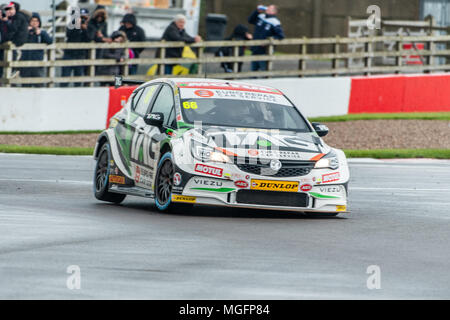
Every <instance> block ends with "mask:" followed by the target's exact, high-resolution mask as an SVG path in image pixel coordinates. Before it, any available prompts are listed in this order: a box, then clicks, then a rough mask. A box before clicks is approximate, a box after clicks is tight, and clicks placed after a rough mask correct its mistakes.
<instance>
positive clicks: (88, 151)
mask: <svg viewBox="0 0 450 320" xmlns="http://www.w3.org/2000/svg"><path fill="white" fill-rule="evenodd" d="M344 152H345V154H346V155H347V157H348V158H375V159H394V158H435V159H450V149H375V150H348V149H347V150H344ZM0 153H30V154H55V155H73V156H86V155H92V154H93V153H94V148H69V147H41V146H16V145H5V144H0Z"/></svg>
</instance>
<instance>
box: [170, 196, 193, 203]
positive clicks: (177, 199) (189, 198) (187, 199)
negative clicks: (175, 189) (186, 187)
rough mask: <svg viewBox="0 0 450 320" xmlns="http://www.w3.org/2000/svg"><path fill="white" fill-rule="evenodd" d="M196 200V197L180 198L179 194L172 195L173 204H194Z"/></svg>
mask: <svg viewBox="0 0 450 320" xmlns="http://www.w3.org/2000/svg"><path fill="white" fill-rule="evenodd" d="M196 199H197V198H196V197H189V196H182V195H179V194H173V195H172V201H173V202H185V203H195V201H196Z"/></svg>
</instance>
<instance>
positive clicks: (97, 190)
mask: <svg viewBox="0 0 450 320" xmlns="http://www.w3.org/2000/svg"><path fill="white" fill-rule="evenodd" d="M110 162H111V148H110V146H109V143H105V144H104V145H103V146H102V148H101V149H100V152H99V154H98V158H97V163H96V164H95V174H94V195H95V197H96V198H97V199H98V200H102V201H107V202H113V203H117V204H118V203H121V202H122V201H123V200H124V199H125V197H126V195H125V194H120V193H113V192H109V191H108V185H109V173H110Z"/></svg>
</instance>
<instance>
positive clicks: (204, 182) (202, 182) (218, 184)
mask: <svg viewBox="0 0 450 320" xmlns="http://www.w3.org/2000/svg"><path fill="white" fill-rule="evenodd" d="M192 180H193V182H194V183H195V184H196V185H200V186H211V187H222V186H223V182H222V181H220V180H211V179H205V178H201V177H195V178H192Z"/></svg>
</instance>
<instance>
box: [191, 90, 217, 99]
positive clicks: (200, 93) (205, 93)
mask: <svg viewBox="0 0 450 320" xmlns="http://www.w3.org/2000/svg"><path fill="white" fill-rule="evenodd" d="M194 93H195V94H196V95H197V96H199V97H202V98H210V97H212V96H213V95H214V92H212V91H210V90H195V91H194Z"/></svg>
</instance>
